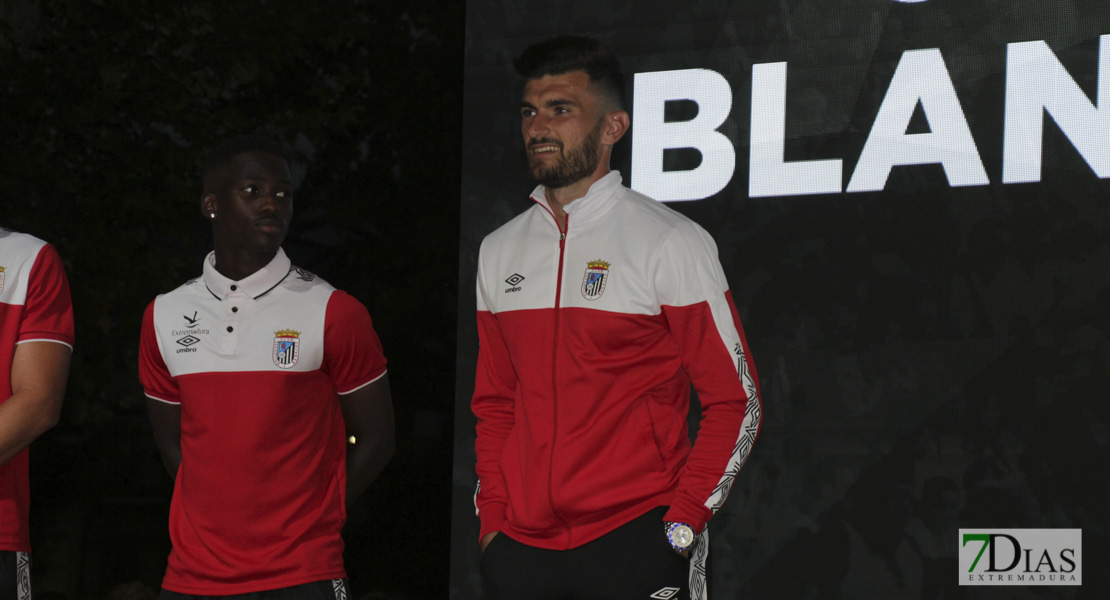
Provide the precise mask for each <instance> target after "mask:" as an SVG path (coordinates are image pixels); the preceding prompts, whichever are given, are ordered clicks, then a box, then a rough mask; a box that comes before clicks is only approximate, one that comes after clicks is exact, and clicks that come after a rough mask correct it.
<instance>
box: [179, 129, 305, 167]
mask: <svg viewBox="0 0 1110 600" xmlns="http://www.w3.org/2000/svg"><path fill="white" fill-rule="evenodd" d="M248 152H263V153H266V154H273V155H274V156H279V157H281V158H282V160H284V161H285V162H286V163H288V162H289V152H288V151H287V150H286V149H285V147H284V146H282V145H281V144H279V143H277V142H276V141H274V140H272V139H270V138H268V137H266V136H263V135H256V134H246V135H234V136H231V137H229V138H227V139H226V140H224V141H222V142H220V145H219V146H216V147H215V148H213V149H212V151H211V152H209V153H208V157H207V158H205V159H204V166H203V167H202V168H201V177H202V178H206V177H208V173H209V172H211V171H213V170H215V169H218V168H220V167H223V166H224V165H227V164H228V163H230V162H231V159H233V158H235V157H236V156H239V155H240V154H246V153H248Z"/></svg>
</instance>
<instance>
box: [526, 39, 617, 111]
mask: <svg viewBox="0 0 1110 600" xmlns="http://www.w3.org/2000/svg"><path fill="white" fill-rule="evenodd" d="M513 66H514V67H516V72H517V73H518V74H519V75H520V76H521V77H523V78H525V79H539V78H540V77H543V76H544V75H563V74H565V73H571V72H573V71H585V73H586V75H588V76H589V77H590V83H591V84H592V85H596V86H597V87H598V89H599V91H600V92H601V95H603V96H605V97H607V98H608V99H609V100H610V101H612V102H613V103H614V104H615V105H616V109H617V110H624V73H622V72H621V64H620V61H619V60H617V56H616V55H615V54H613V52H612V51H611V50H609V49H608V48H606V47H605V46H604V45H603V44H602V43H601V42H599V41H597V40H595V39H593V38H588V37H583V36H575V35H563V36H559V37H556V38H551V39H549V40H544V41H542V42H538V43H536V44H532V45H531V46H528V47H527V48H525V49H524V52H521V53H520V56H519V57H517V58H516V60H514V61H513Z"/></svg>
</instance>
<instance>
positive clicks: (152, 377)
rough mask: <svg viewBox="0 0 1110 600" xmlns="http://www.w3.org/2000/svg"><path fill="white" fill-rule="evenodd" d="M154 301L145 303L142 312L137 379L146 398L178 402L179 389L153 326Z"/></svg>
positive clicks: (179, 396) (169, 402)
mask: <svg viewBox="0 0 1110 600" xmlns="http://www.w3.org/2000/svg"><path fill="white" fill-rule="evenodd" d="M154 302H157V300H155V301H154ZM154 302H151V303H150V304H149V305H147V307H146V312H145V313H143V328H142V335H141V336H140V338H139V381H140V382H141V383H142V384H143V391H144V392H145V393H146V395H147V397H148V398H152V399H154V400H158V401H160V402H166V403H168V404H180V403H181V389H180V388H179V387H178V386H177V380H176V379H174V378H173V376H171V375H170V371H169V369H168V368H166V361H165V360H164V359H163V358H162V348H161V344H159V343H158V334H157V331H156V329H155V328H154Z"/></svg>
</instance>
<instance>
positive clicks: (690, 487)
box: [654, 223, 761, 532]
mask: <svg viewBox="0 0 1110 600" xmlns="http://www.w3.org/2000/svg"><path fill="white" fill-rule="evenodd" d="M654 276H655V281H654V285H655V289H656V293H657V294H658V297H659V303H660V306H661V307H662V312H663V315H664V317H665V318H666V319H667V325H668V327H669V329H670V331H671V335H672V336H673V337H674V339H675V341H676V343H677V344H678V348H679V353H680V357H681V360H682V363H683V366H684V367H685V369H686V372H687V373H688V374H689V376H690V380H691V382H692V383H693V385H694V389H695V390H696V391H697V395H698V400H699V401H700V402H701V408H702V416H701V422H700V423H699V427H698V434H697V439H696V440H695V442H694V446H693V448H692V449H691V451H690V454H689V457H688V458H687V460H686V465H685V467H684V468H683V471H682V474H681V476H680V479H679V483H678V488H677V490H676V492H675V495H674V499H673V501H672V502H671V507H670V510H669V511H668V512H667V515H666V517H665V520H667V521H679V522H683V523H688V524H690V525H691V526H692V527H693V528H694V530H695V531H698V532H700V531H701V530H702V529H703V528H704V527H705V524H706V522H708V521H709V519H711V518H712V517H713V514H714V513H716V511H717V510H718V509H719V508H720V507H721V505H722V504H724V501H725V499H726V497H727V496H728V492H729V490H730V489H731V487H732V484H733V481H734V480H735V478H736V476H737V474H738V473H739V472H740V469H741V468H742V467H743V466H744V463H745V462H746V461H747V459H748V455H749V453H750V452H751V448H752V445H753V444H754V443H755V439H756V436H757V435H758V433H759V425H760V415H761V409H760V401H759V384H758V379H757V376H756V371H755V363H754V362H753V361H752V358H751V353H750V352H749V351H748V343H747V340H746V339H745V338H744V331H743V328H742V327H741V325H740V319H739V317H738V315H737V312H736V307H735V305H734V304H733V301H732V295H731V293H730V291H729V289H728V283H727V282H726V281H725V276H724V270H723V269H722V268H721V265H720V261H719V260H718V258H717V246H716V244H715V243H714V242H713V239H712V238H711V237H710V236H709V234H708V233H706V232H705V230H703V229H702V228H701V227H699V226H698V225H696V224H694V223H686V224H684V226H680V227H677V228H676V229H674V230H673V231H672V232H671V233H670V234H669V235H668V236H667V237H666V238H665V239H664V240H663V242H662V244H660V246H659V251H658V254H657V255H656V260H655V273H654Z"/></svg>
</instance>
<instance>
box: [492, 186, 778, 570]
mask: <svg viewBox="0 0 1110 600" xmlns="http://www.w3.org/2000/svg"><path fill="white" fill-rule="evenodd" d="M543 194H544V190H543V187H542V186H540V187H539V188H537V189H536V191H535V192H533V194H532V200H533V201H534V202H535V204H534V205H533V206H532V207H531V208H530V209H529V210H527V211H525V212H524V213H523V214H521V215H519V216H517V217H516V218H514V219H513V220H511V221H509V222H508V223H506V224H505V225H504V226H502V227H501V228H499V229H498V230H496V231H494V232H493V233H491V234H490V235H489V236H488V237H486V239H485V240H484V241H483V242H482V247H481V251H480V253H479V259H478V281H477V288H478V290H477V291H478V338H479V343H480V349H479V353H478V369H477V374H476V381H475V390H474V397H473V401H472V409H473V411H474V414H475V415H476V416H477V417H478V427H477V441H476V451H477V472H478V479H479V487H478V493H477V494H476V495H475V505H476V507H477V509H478V516H479V517H480V518H481V522H482V527H481V535H482V536H485V535H486V534H487V533H489V532H491V531H501V532H503V533H506V534H508V535H509V536H510V537H512V538H514V539H516V540H518V541H521V542H524V543H526V544H529V545H532V546H536V547H540V548H547V549H555V550H563V549H568V548H574V547H577V546H580V545H582V544H585V543H587V542H589V541H591V540H594V539H596V538H598V537H600V536H602V535H604V534H606V533H609V532H610V531H612V530H614V529H616V528H617V527H620V526H621V525H623V524H625V523H627V522H628V521H630V520H632V519H633V518H635V517H637V516H639V515H641V514H643V513H645V512H647V511H648V510H650V509H652V508H654V507H656V506H670V510H669V512H668V513H667V515H666V520H668V521H681V522H685V523H689V524H690V525H691V526H693V528H694V530H695V531H701V530H702V529H703V528H704V526H705V524H706V522H707V521H708V520H709V519H710V518H711V517H712V516H713V513H714V512H715V511H716V510H717V509H718V508H719V507H720V506H721V504H722V503H723V502H724V500H725V497H726V496H727V495H728V491H729V489H730V488H731V486H732V482H733V479H734V478H735V476H736V474H737V473H738V472H739V471H740V468H741V467H742V466H743V464H744V462H745V461H746V460H747V457H748V454H749V452H750V450H751V447H752V444H753V443H754V442H755V439H756V435H757V434H758V431H759V422H760V404H759V397H758V384H757V380H756V372H755V365H754V363H753V362H752V360H751V357H750V353H749V352H748V348H747V342H746V341H745V339H744V334H743V330H742V329H741V326H740V320H739V318H738V317H737V314H736V309H735V307H734V306H733V303H732V298H731V295H730V293H729V291H728V285H727V283H726V282H725V276H724V272H723V270H722V269H721V266H720V262H719V261H718V259H717V247H716V245H715V244H714V243H713V240H712V238H711V237H710V236H709V234H708V233H706V232H705V230H703V229H702V228H701V227H699V226H698V225H697V224H696V223H694V222H693V221H691V220H689V219H687V218H686V217H684V216H682V215H681V214H679V213H677V212H675V211H673V210H671V209H670V208H667V207H666V206H664V205H662V204H660V203H658V202H656V201H654V200H652V199H650V198H647V197H646V196H643V195H641V194H638V193H636V192H634V191H632V190H629V189H628V188H626V187H624V186H622V185H621V176H620V174H619V173H617V172H612V173H609V174H608V175H606V176H605V177H603V178H602V179H600V180H598V181H597V182H595V183H594V184H593V186H592V187H591V188H590V190H589V193H587V194H586V195H585V196H584V197H582V198H580V199H578V200H575V201H574V202H572V203H571V204H569V205H568V206H567V207H566V212H567V215H568V216H567V224H566V233H565V235H564V234H563V233H562V232H560V230H559V227H558V225H557V223H556V221H555V219H554V216H553V214H552V213H551V210H550V208H549V207H548V205H547V202H546V199H545V198H544V195H543ZM691 382H693V384H694V388H695V389H696V390H697V392H698V398H699V400H700V401H701V404H702V420H701V423H700V426H699V431H698V435H697V443H696V444H695V445H694V447H693V448H691V444H690V438H689V433H688V428H687V413H688V409H689V402H690V383H691ZM660 530H662V528H660Z"/></svg>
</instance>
